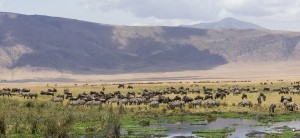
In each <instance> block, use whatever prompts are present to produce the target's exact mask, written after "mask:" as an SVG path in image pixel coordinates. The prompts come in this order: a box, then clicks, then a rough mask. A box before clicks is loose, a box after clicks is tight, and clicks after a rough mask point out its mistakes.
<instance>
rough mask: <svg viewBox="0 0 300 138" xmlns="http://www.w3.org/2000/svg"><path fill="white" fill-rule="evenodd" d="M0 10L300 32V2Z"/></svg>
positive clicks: (13, 0)
mask: <svg viewBox="0 0 300 138" xmlns="http://www.w3.org/2000/svg"><path fill="white" fill-rule="evenodd" d="M0 11H1V12H15V13H21V14H29V15H32V14H38V15H48V16H58V17H66V18H73V19H79V20H85V21H92V22H97V23H105V24H116V25H155V26H157V25H166V26H174V25H180V24H195V23H200V22H211V21H218V20H220V19H223V18H226V17H232V18H236V19H239V20H243V21H247V22H252V23H255V24H258V25H260V26H263V27H266V28H269V29H275V30H289V31H300V25H299V24H300V0H0Z"/></svg>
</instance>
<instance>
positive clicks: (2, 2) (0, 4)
mask: <svg viewBox="0 0 300 138" xmlns="http://www.w3.org/2000/svg"><path fill="white" fill-rule="evenodd" d="M4 3H5V0H0V8H1V7H2V6H3V5H4Z"/></svg>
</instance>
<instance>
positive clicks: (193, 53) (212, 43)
mask: <svg viewBox="0 0 300 138" xmlns="http://www.w3.org/2000/svg"><path fill="white" fill-rule="evenodd" d="M232 22H233V23H237V21H234V20H233V19H225V20H223V21H221V23H223V24H224V25H223V26H227V27H228V26H229V24H230V23H232ZM221 23H218V24H219V26H221ZM225 24H226V25H225ZM234 26H237V25H236V24H231V27H234ZM248 27H249V25H248ZM239 28H242V25H240V26H239ZM243 28H246V27H245V26H243ZM258 28H259V29H252V30H243V29H241V30H236V29H222V30H209V29H194V28H187V27H127V26H112V25H102V24H97V23H91V22H84V21H79V20H73V19H65V18H57V17H48V16H40V15H21V14H14V13H0V69H1V68H3V69H9V70H12V69H20V68H27V69H28V68H40V69H47V70H49V69H50V70H57V71H67V72H72V73H75V74H76V73H84V74H95V73H131V72H158V71H163V72H166V71H183V70H208V69H213V68H215V67H217V66H220V65H225V64H227V63H241V62H243V63H255V64H256V63H262V64H272V63H273V62H287V61H299V59H300V52H299V51H300V50H299V49H300V33H295V32H280V31H270V30H264V29H261V28H260V27H258Z"/></svg>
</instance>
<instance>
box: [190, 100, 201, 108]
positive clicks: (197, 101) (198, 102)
mask: <svg viewBox="0 0 300 138" xmlns="http://www.w3.org/2000/svg"><path fill="white" fill-rule="evenodd" d="M201 102H202V100H193V101H192V102H190V103H189V107H190V108H196V107H197V106H200V105H201Z"/></svg>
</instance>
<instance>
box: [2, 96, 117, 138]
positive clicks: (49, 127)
mask: <svg viewBox="0 0 300 138" xmlns="http://www.w3.org/2000/svg"><path fill="white" fill-rule="evenodd" d="M119 119H120V117H119V113H118V110H117V109H114V108H112V107H104V108H103V107H98V108H97V107H94V108H86V107H69V106H66V105H61V104H53V103H49V102H40V101H26V102H20V101H16V100H13V99H8V98H1V99H0V135H1V136H4V135H9V136H17V137H22V136H27V137H32V136H39V137H41V136H42V137H51V138H56V137H60V138H67V137H74V136H77V135H78V134H77V133H76V132H77V131H78V129H79V128H76V127H75V124H77V125H80V124H89V125H85V126H84V128H85V129H84V132H83V133H81V134H80V135H85V134H88V133H89V134H93V135H103V136H105V137H119V136H120V123H119ZM88 128H94V129H93V131H90V130H89V129H88Z"/></svg>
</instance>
